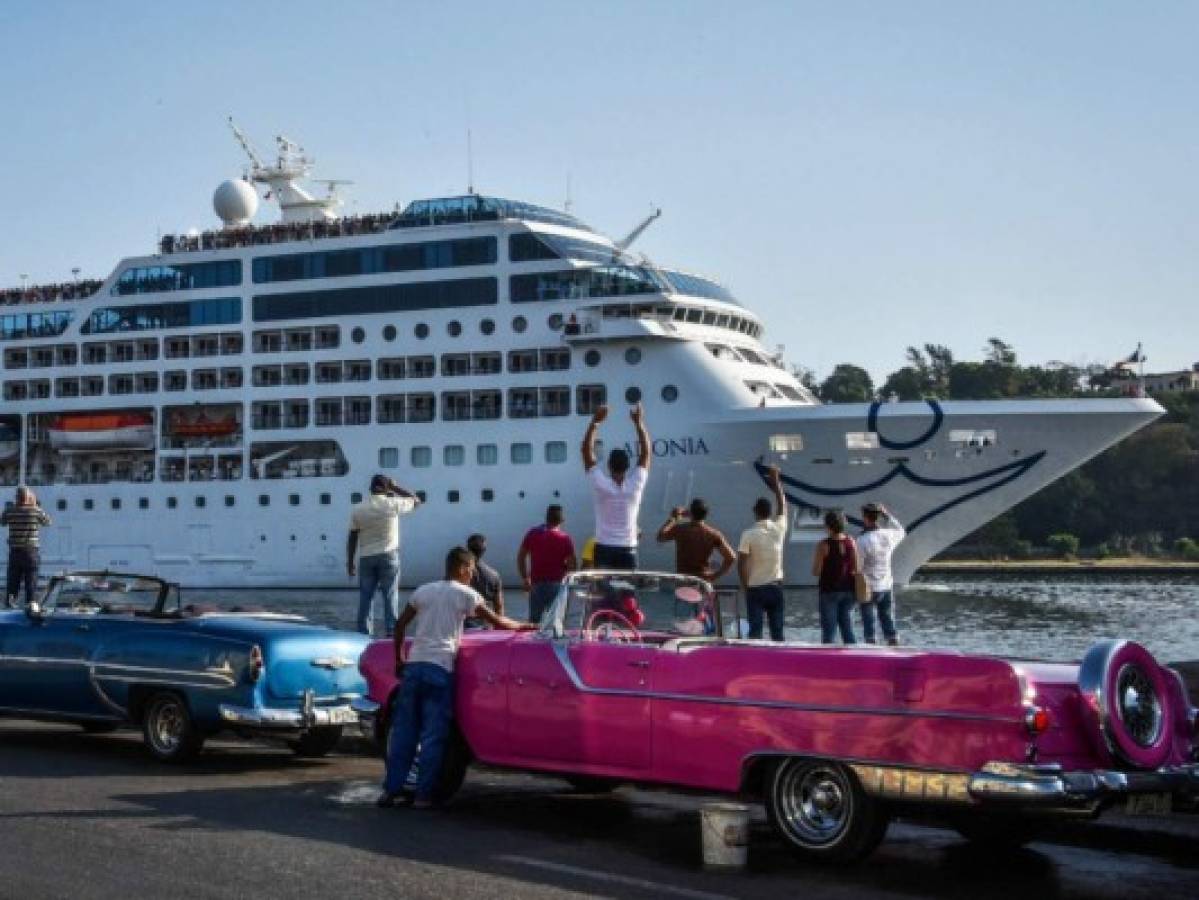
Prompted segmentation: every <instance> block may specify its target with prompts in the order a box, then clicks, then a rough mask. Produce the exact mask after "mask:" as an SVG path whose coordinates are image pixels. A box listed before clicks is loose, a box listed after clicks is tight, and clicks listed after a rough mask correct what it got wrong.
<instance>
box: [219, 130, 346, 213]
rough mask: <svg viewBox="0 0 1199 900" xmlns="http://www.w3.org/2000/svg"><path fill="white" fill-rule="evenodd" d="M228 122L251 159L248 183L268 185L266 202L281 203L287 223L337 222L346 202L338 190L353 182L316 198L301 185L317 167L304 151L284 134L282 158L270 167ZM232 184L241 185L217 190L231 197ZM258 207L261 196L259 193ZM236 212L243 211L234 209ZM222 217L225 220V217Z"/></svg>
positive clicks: (333, 184) (334, 183)
mask: <svg viewBox="0 0 1199 900" xmlns="http://www.w3.org/2000/svg"><path fill="white" fill-rule="evenodd" d="M228 122H229V128H230V130H231V131H232V132H233V137H234V138H235V139H236V140H237V142H238V144H240V145H241V148H242V150H244V151H245V154H246V156H248V157H249V158H250V170H249V172H247V173H246V180H248V181H252V182H256V183H258V184H265V185H267V187H268V190H267V192H266V198H267V199H268V200H270V199H274V200H275V201H276V202H278V204H279V209H280V211H281V212H282V214H283V221H284V223H292V222H311V221H313V220H314V219H335V218H337V210H338V209H340V208H341V206H342V205H343V201H342V198H341V196H340V194H339V193H338V192H337V190H336V187H337V185H339V184H349V183H350V182H348V181H344V180H340V181H339V180H331V181H327V182H326V184H328V185H329V191H328V194H327V195H326V196H324V197H320V198H317V197H314V196H312V194H310V193H309V192H308V191H306V190H305V189H304V188H302V187H301V186H300V185H299V184H298V183H297V182H298V181H300V180H301V179H305V178H307V177H308V176H309V175H310V174H312V167H313V165H314V164H315V160H314V159H312V158H311V157H309V156H306V155H305V154H304V148H303V147H301V146H300V145H299V144H297V143H296V142H295V141H293V140H291V139H290V138H288V137H286V136H284V135H282V134H280V135H276V137H275V144H276V146H277V148H278V156H277V158H276V160H275V162H274V164H271V165H268V164H267V163H265V162H263V161H262V157H261V156H259V155H258V153H257V151H256V150H255V149H254V146H253V144H251V143H250V139H249V138H247V137H246V135H245V133H244V132H243V131H242V130H241V129H240V128H238V127H237V124H236V123H235V122H234V121H233V117H232V116H229V118H228ZM243 183H244V182H243ZM230 184H237V182H226V183H225V184H223V185H221V187H220V188H218V189H217V192H218V194H219V193H221V191H222V190H224V191H225V192H226V194H227V195H228V194H229V193H230V191H231V190H235V189H226V185H230ZM214 202H215V199H214ZM256 205H257V194H256V193H255V206H256ZM233 211H234V212H237V211H239V210H237V209H234V210H233ZM217 214H218V215H221V210H220V209H218V210H217ZM251 215H253V213H251ZM221 217H222V218H225V217H224V215H221ZM226 224H229V222H228V220H226Z"/></svg>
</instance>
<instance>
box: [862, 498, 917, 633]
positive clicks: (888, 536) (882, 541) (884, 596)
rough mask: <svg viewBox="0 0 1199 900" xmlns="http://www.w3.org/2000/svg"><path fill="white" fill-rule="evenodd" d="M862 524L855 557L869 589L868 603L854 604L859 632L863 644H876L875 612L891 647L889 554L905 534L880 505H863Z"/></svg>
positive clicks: (892, 585) (892, 597)
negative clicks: (858, 561)
mask: <svg viewBox="0 0 1199 900" xmlns="http://www.w3.org/2000/svg"><path fill="white" fill-rule="evenodd" d="M862 522H863V523H864V525H865V530H864V531H863V532H862V534H861V535H860V536H859V537H858V557H859V559H860V561H861V566H862V574H863V575H864V576H865V578H866V584H868V585H869V586H870V602H868V603H859V604H858V609H860V610H861V611H862V632H863V634H864V635H865V637H866V643H867V644H873V643H876V641H875V639H874V617H875V614H876V613H877V615H878V621H879V624H880V625H881V626H882V629H883V638H884V639H886V641H887V643H888V644H890V645H891V646H892V647H894V646H896V645H897V644H898V643H899V633H898V632H897V631H896V630H895V618H894V616H893V614H892V609H893V606H894V602H895V581H894V579H893V577H892V575H891V555H892V554H893V553H894V552H895V548H896V547H897V546H898V545H899V542H900V541H902V540H903V538H904V535H906V534H907V532H906V531H904V530H903V526H902V525H900V524H899V520H898V519H896V518H895V517H894V516H892V515H891V513H890V512H888V511H887V509H886V507H884V506H883V505H882V504H881V503H867V504H866V505H865V506H863V507H862Z"/></svg>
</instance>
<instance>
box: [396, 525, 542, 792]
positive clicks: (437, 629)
mask: <svg viewBox="0 0 1199 900" xmlns="http://www.w3.org/2000/svg"><path fill="white" fill-rule="evenodd" d="M474 573H475V557H474V554H472V553H471V552H470V551H469V550H467V549H466V548H465V547H455V548H454V549H453V550H451V551H450V552H449V554H448V555H447V556H446V560H445V580H444V581H434V582H431V583H430V584H426V585H422V586H421V587H419V588H417V589H416V591H415V592H414V593H413V594H412V598H411V599H410V600H409V601H408V605H407V606H406V607H404V612H403V613H401V615H400V619H399V621H398V622H397V623H396V629H395V638H394V641H395V665H396V677H397V678H399V679H400V692H399V697H398V699H397V700H396V703H395V709H394V710H393V713H392V720H391V732H390V734H389V736H388V739H387V773H386V776H385V777H384V779H383V793H382V794H380V795H379V799H378V800H377V801H375V802H376V805H378V806H381V807H388V806H395V805H396V803H397V801H398V800H399V799H400V797H401V796H402V795H403V792H404V782H405V781H406V780H407V778H408V773H409V772H410V771H411V769H412V761H413V760H414V759H416V757H417V745H418V744H419V745H420V758H419V762H420V766H419V775H418V778H417V784H416V796H415V798H414V800H413V803H412V805H413V807H415V808H417V809H428V808H429V807H430V806H432V805H433V802H434V800H435V799H436V797H435V791H436V788H437V781H438V779H439V778H440V776H441V764H442V760H443V759H444V757H445V745H446V741H447V740H448V738H449V734H450V721H451V719H452V718H453V715H454V658H455V657H456V656H457V655H458V644H459V641H461V639H462V624H463V622H464V621H465V620H466V619H467V618H478V619H482V620H483V621H485V622H487V623H488V624H490V625H491V626H492V627H493V628H502V629H504V630H506V631H520V630H522V629H524V628H535V627H536V626H535V625H523V624H522V623H520V622H515V621H513V620H512V619H509V618H508V617H506V616H501V615H498V614H496V613H494V612H492V610H491V607H489V606H488V605H487V602H486V601H485V600H484V599H483V597H482V595H481V594H479V592H478V591H476V590H475V589H474V588H472V587H471V586H470V581H471V578H472V577H473V576H474ZM413 622H415V623H416V624H415V625H414V626H413V628H412V644H411V646H410V647H409V648H408V658H407V660H405V659H404V636H405V634H406V633H407V631H408V626H409V625H411V624H412V623H413Z"/></svg>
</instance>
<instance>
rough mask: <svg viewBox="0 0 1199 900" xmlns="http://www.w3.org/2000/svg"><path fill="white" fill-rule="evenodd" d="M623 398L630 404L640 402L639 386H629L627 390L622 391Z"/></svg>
mask: <svg viewBox="0 0 1199 900" xmlns="http://www.w3.org/2000/svg"><path fill="white" fill-rule="evenodd" d="M624 399H625V401H626V402H627V403H628V404H629V405H632V404H634V403H640V402H641V388H639V387H631V388H629V389H628V390H627V391H625V392H624Z"/></svg>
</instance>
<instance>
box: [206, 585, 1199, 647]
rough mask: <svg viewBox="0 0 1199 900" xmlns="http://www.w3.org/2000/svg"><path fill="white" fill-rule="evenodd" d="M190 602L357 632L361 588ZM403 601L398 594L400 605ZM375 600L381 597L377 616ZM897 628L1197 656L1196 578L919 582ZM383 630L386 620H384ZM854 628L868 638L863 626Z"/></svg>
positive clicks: (974, 642) (795, 626)
mask: <svg viewBox="0 0 1199 900" xmlns="http://www.w3.org/2000/svg"><path fill="white" fill-rule="evenodd" d="M505 596H506V601H507V611H508V613H509V614H510V615H513V616H516V617H523V615H524V613H525V610H526V598H525V595H524V593H523V592H522V591H521V590H519V589H515V590H513V589H509V590H507V591H505ZM184 601H185V602H204V603H211V604H214V605H217V606H221V607H225V608H230V607H247V608H250V607H253V608H265V609H269V610H271V611H273V612H293V613H297V614H300V615H303V616H307V617H308V618H310V619H312V620H313V621H316V622H320V623H323V624H326V625H329V626H332V627H336V628H353V626H354V616H355V612H356V609H357V604H358V594H357V591H356V590H354V589H352V587H350V586H349V584H347V589H346V590H344V591H329V590H320V591H317V590H312V591H304V590H279V591H267V590H261V591H232V590H226V591H219V590H218V591H204V590H199V589H197V590H195V591H185V593H184ZM402 603H403V598H402V597H401V605H402ZM377 607H378V601H376V615H378V612H377ZM897 615H898V624H899V629H900V635H901V639H902V640H903V642H904V643H905V644H907V645H909V646H916V647H926V648H938V649H949V650H962V651H966V652H970V653H993V654H997V655H1001V656H1009V657H1023V658H1034V659H1049V660H1074V659H1078V658H1079V657H1080V656H1081V655H1082V654H1083V653H1084V652H1085V651H1086V649H1087V647H1089V646H1090V645H1091V644H1092V643H1093V642H1094V641H1096V640H1099V639H1101V638H1106V637H1122V638H1128V639H1132V640H1136V641H1139V642H1140V643H1142V644H1144V645H1145V646H1146V647H1148V648H1149V650H1150V651H1151V652H1152V653H1153V654H1154V655H1155V656H1157V658H1158V659H1161V660H1163V661H1171V662H1173V661H1181V660H1194V659H1199V578H1196V577H1185V576H1171V577H1156V576H1152V577H1150V576H1147V577H1138V578H1132V577H1119V576H1094V577H1091V576H1088V577H1085V578H1083V577H1076V576H1064V577H1053V578H1037V579H1027V578H1020V579H1016V578H1004V577H990V578H985V579H980V578H970V577H963V576H941V575H938V576H936V577H935V578H922V579H917V580H916V581H915V582H913V583H912V584H911V585H910V586H909V587H908V588H907V589H906V590H904V591H902V592H901V593H900V595H899V598H898V612H897ZM377 624H378V625H381V623H377ZM854 627H855V631H856V633H857V636H858V639H859V640H861V622H860V620H859V619H858V618H857V616H856V615H855V617H854ZM787 637H788V639H789V640H797V641H818V640H819V639H820V637H819V626H818V619H817V612H816V593H815V591H814V590H807V589H799V590H791V591H789V592H788V596H787Z"/></svg>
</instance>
